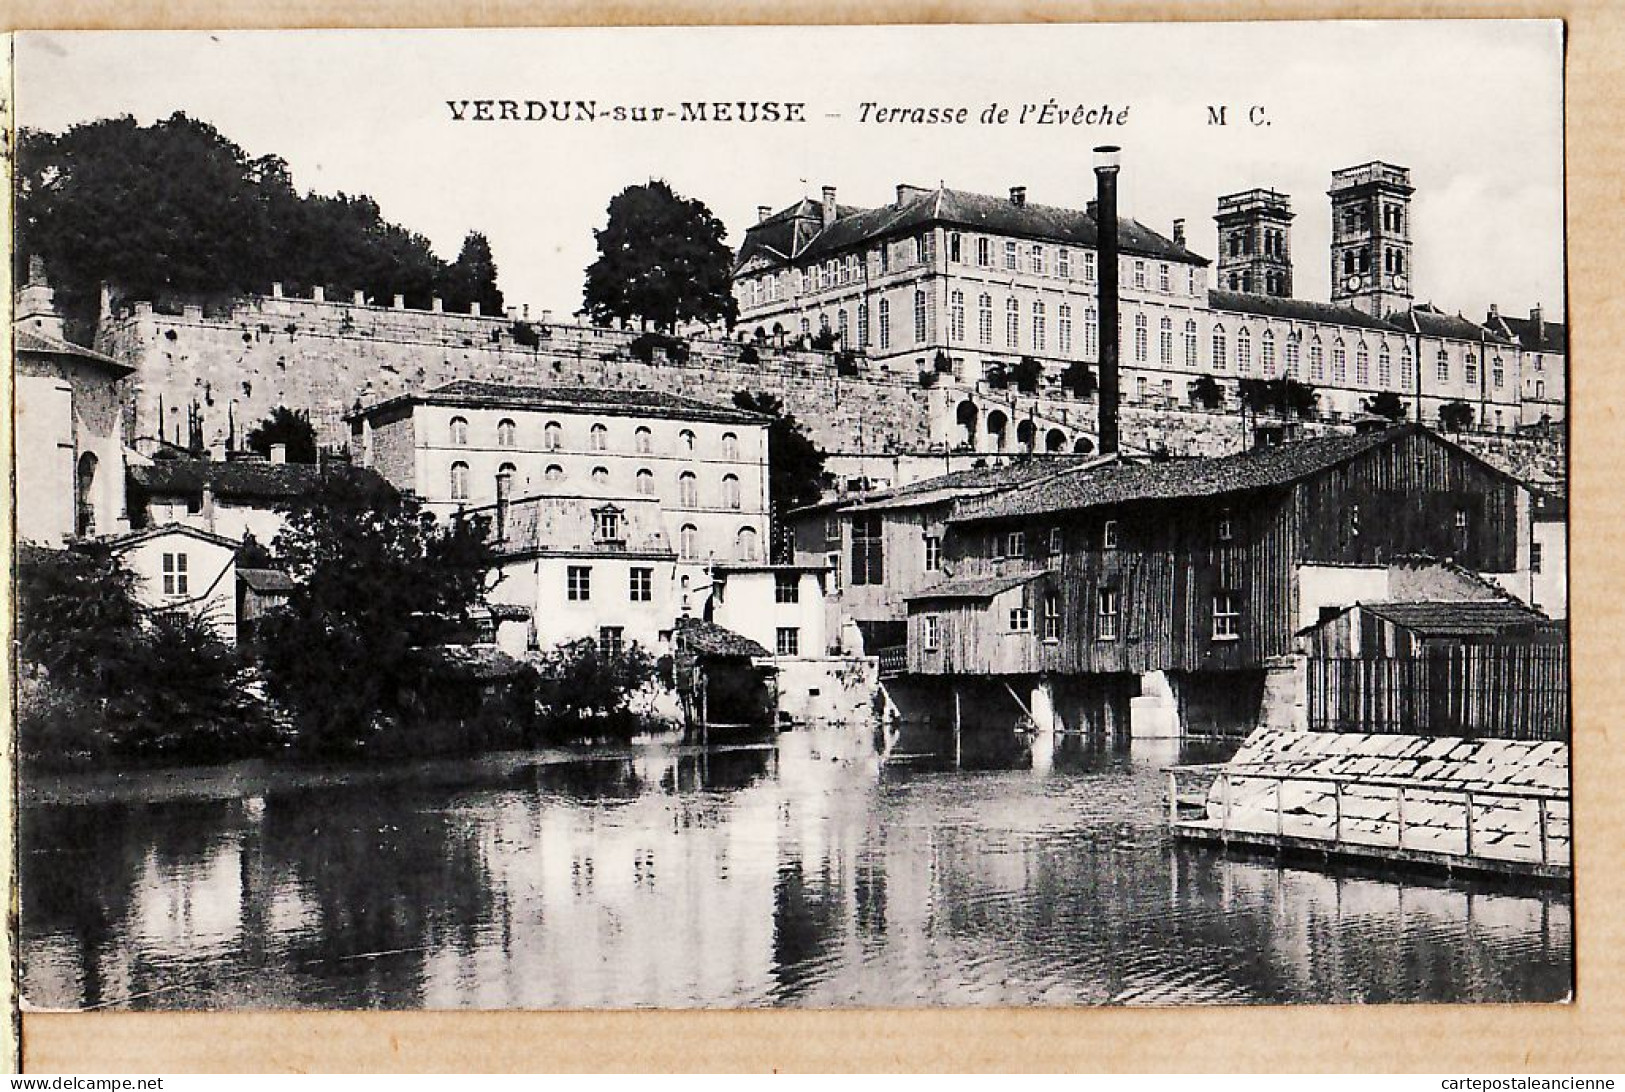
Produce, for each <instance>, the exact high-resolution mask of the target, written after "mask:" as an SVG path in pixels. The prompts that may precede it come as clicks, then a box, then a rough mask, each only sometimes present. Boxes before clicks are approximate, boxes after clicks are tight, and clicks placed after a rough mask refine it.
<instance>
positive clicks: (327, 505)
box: [259, 476, 494, 753]
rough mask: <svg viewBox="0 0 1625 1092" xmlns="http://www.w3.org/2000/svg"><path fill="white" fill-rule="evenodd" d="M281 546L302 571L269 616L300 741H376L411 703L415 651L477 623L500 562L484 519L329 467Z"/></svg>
mask: <svg viewBox="0 0 1625 1092" xmlns="http://www.w3.org/2000/svg"><path fill="white" fill-rule="evenodd" d="M276 553H277V555H278V557H280V558H281V559H282V561H283V563H284V565H285V566H286V568H287V571H288V573H289V575H290V576H292V577H293V579H294V581H295V587H294V589H293V591H292V592H291V593H290V594H289V596H288V602H287V603H286V605H284V606H283V607H280V608H278V609H277V610H274V611H272V612H271V613H270V614H268V615H267V616H266V617H265V619H264V620H263V621H262V622H261V624H260V629H259V643H260V647H261V650H262V651H261V658H262V661H263V664H264V668H265V671H266V676H267V682H268V684H269V688H270V692H271V695H272V697H274V698H275V699H276V700H277V701H278V702H279V703H281V704H282V705H283V706H284V707H285V708H286V709H287V710H288V711H289V712H290V713H291V714H292V715H293V717H294V720H295V724H296V727H297V733H296V737H295V742H296V745H297V746H299V747H300V748H301V749H303V750H307V751H312V752H318V753H342V752H345V751H355V750H360V749H365V747H366V746H367V744H368V743H369V742H370V741H372V740H373V739H374V738H375V737H376V735H377V734H378V733H379V732H381V731H382V730H383V729H384V728H385V727H386V726H387V725H389V724H391V723H398V722H399V721H400V720H401V719H402V718H403V716H404V715H405V714H406V713H407V712H408V711H409V710H410V708H411V702H410V700H409V696H410V694H411V693H412V691H413V688H414V687H416V686H418V685H419V684H420V677H421V675H420V671H419V667H418V664H417V663H416V661H415V657H414V650H415V649H418V648H422V647H425V646H431V645H437V644H442V643H446V642H449V641H453V640H456V639H458V638H460V637H463V636H465V635H466V634H467V632H468V629H469V612H470V610H471V609H472V608H473V607H474V606H476V605H477V604H479V603H480V602H482V601H483V598H484V595H485V592H486V581H487V574H488V573H489V572H490V571H491V570H492V569H493V568H494V565H493V558H492V554H491V549H490V546H489V543H488V540H487V535H486V527H485V526H484V524H483V522H477V521H472V520H467V521H465V520H459V521H457V522H455V523H453V524H452V525H451V526H450V527H444V528H443V527H441V526H439V525H438V524H436V522H435V520H434V517H433V516H432V515H429V514H427V513H425V512H423V511H422V510H421V508H420V507H419V505H418V503H417V501H416V500H414V499H413V498H411V497H400V496H396V495H394V494H392V493H389V492H387V491H384V490H381V489H378V488H376V487H370V486H369V485H368V484H367V482H366V481H365V480H363V479H359V478H353V477H349V476H334V477H329V478H324V479H323V480H322V482H321V484H320V486H319V487H318V488H317V490H316V492H315V493H314V494H313V495H312V496H311V497H310V500H309V503H308V504H306V505H305V506H303V507H301V508H300V509H298V510H296V511H295V512H294V513H293V515H292V516H291V517H290V520H289V524H288V527H287V529H286V530H284V531H283V533H282V534H281V535H279V536H278V537H277V540H276Z"/></svg>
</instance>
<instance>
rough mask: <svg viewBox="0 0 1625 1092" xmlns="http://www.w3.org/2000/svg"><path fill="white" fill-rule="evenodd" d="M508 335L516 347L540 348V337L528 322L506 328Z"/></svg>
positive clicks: (520, 322) (516, 323) (517, 323)
mask: <svg viewBox="0 0 1625 1092" xmlns="http://www.w3.org/2000/svg"><path fill="white" fill-rule="evenodd" d="M508 335H509V336H510V337H512V338H513V340H514V344H516V345H523V346H524V347H525V348H527V349H539V348H541V345H542V335H541V334H540V333H538V332H537V330H536V327H534V326H532V325H531V324H530V323H528V322H524V321H519V322H515V323H514V324H513V325H512V326H510V327H509V328H508Z"/></svg>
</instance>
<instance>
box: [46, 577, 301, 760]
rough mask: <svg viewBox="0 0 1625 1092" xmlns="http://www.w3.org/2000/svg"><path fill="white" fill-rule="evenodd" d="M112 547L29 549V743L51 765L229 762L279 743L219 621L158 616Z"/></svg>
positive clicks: (175, 613)
mask: <svg viewBox="0 0 1625 1092" xmlns="http://www.w3.org/2000/svg"><path fill="white" fill-rule="evenodd" d="M134 587H135V577H134V576H133V574H131V573H130V571H129V570H128V569H126V568H124V566H123V565H122V564H120V562H119V559H118V558H117V557H115V556H114V555H112V554H111V553H109V552H108V551H107V550H105V549H100V548H95V547H88V548H85V549H83V550H36V549H26V550H25V551H24V552H23V555H22V557H21V558H20V559H19V563H18V567H17V632H18V661H19V668H20V671H19V675H20V679H19V686H18V693H17V697H18V709H17V712H18V746H19V750H20V752H21V753H22V755H23V756H24V758H25V759H26V760H27V761H29V762H32V763H38V764H41V765H70V764H74V763H79V762H87V761H92V760H97V759H104V758H107V757H121V758H129V759H140V760H155V761H164V762H185V763H191V762H218V761H224V760H228V759H234V758H241V757H246V756H249V755H256V754H263V753H266V752H267V751H269V750H270V749H272V748H273V746H274V743H275V740H274V737H273V733H272V731H271V729H270V727H269V721H268V719H267V717H266V715H265V709H264V706H263V703H261V702H260V701H259V700H258V699H257V698H256V697H255V696H254V694H253V691H252V688H251V687H250V685H249V683H250V680H249V677H248V674H247V671H246V665H245V663H244V662H243V660H242V659H241V657H239V655H238V654H237V652H236V650H235V649H232V648H231V647H229V646H228V645H226V644H225V643H224V642H223V641H222V640H221V639H220V637H219V635H218V634H217V633H216V631H215V629H214V627H213V626H212V625H210V624H209V623H208V622H207V621H204V620H203V619H201V618H199V617H197V616H196V615H194V614H191V613H188V612H186V611H183V610H166V611H158V612H151V611H148V610H145V609H143V608H142V607H141V606H140V605H139V604H138V602H137V601H136V598H135V594H134Z"/></svg>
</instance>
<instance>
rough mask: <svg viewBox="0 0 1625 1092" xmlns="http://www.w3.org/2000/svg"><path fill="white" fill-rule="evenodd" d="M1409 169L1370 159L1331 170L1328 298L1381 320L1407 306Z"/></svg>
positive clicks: (1409, 294)
mask: <svg viewBox="0 0 1625 1092" xmlns="http://www.w3.org/2000/svg"><path fill="white" fill-rule="evenodd" d="M1413 192H1415V191H1414V190H1413V189H1412V187H1411V172H1410V169H1409V168H1407V167H1396V166H1395V165H1393V164H1392V163H1383V162H1381V161H1380V160H1373V161H1372V162H1370V163H1366V164H1363V165H1362V166H1359V167H1345V168H1344V169H1342V170H1340V171H1333V172H1332V187H1331V189H1329V190H1327V191H1326V193H1327V196H1329V197H1330V198H1331V199H1332V254H1331V258H1332V302H1333V303H1341V304H1346V305H1349V306H1351V307H1357V308H1359V309H1360V310H1361V311H1364V312H1365V313H1366V314H1368V315H1375V316H1377V317H1378V318H1381V317H1383V316H1385V315H1387V314H1388V313H1389V312H1391V311H1401V310H1404V309H1406V308H1408V307H1409V306H1410V305H1411V194H1412V193H1413Z"/></svg>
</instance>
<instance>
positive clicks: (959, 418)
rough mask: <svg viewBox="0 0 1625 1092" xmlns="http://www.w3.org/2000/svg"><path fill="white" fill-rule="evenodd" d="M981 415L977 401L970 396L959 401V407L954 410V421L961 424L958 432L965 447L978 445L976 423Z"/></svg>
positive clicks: (960, 441)
mask: <svg viewBox="0 0 1625 1092" xmlns="http://www.w3.org/2000/svg"><path fill="white" fill-rule="evenodd" d="M979 415H980V413H979V411H978V410H977V408H976V403H975V402H972V401H971V400H970V399H969V398H967V399H965V400H964V401H963V402H961V403H959V406H958V408H956V409H955V410H954V422H955V423H956V424H957V425H958V426H959V428H958V432H957V436H958V438H959V443H960V444H962V445H963V446H965V447H970V448H974V447H975V446H976V423H977V418H978V416H979Z"/></svg>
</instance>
